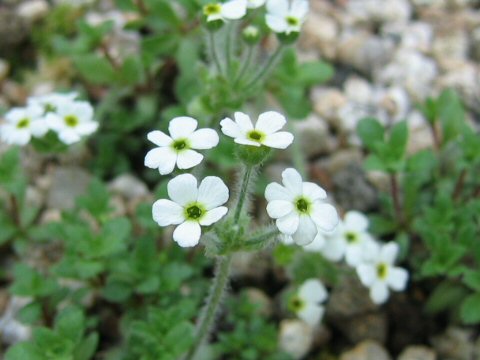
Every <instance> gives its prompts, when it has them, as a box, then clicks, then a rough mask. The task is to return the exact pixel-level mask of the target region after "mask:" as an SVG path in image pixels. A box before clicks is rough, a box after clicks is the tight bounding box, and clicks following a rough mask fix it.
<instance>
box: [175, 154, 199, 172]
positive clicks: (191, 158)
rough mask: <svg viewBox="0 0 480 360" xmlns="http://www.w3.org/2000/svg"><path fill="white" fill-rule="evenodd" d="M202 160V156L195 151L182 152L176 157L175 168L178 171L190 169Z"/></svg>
mask: <svg viewBox="0 0 480 360" xmlns="http://www.w3.org/2000/svg"><path fill="white" fill-rule="evenodd" d="M202 160H203V155H202V154H200V153H198V152H196V151H195V150H183V151H181V152H179V153H178V155H177V166H178V168H179V169H182V170H184V169H191V168H192V167H194V166H197V165H198V164H200V163H201V162H202Z"/></svg>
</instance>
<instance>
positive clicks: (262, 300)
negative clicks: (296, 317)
mask: <svg viewBox="0 0 480 360" xmlns="http://www.w3.org/2000/svg"><path fill="white" fill-rule="evenodd" d="M245 294H246V295H247V298H248V300H249V301H250V302H251V303H252V304H254V305H256V306H257V311H258V314H260V315H263V316H267V317H268V316H271V315H272V311H273V302H272V300H271V299H270V298H269V297H268V296H267V294H265V293H264V292H263V291H262V290H260V289H257V288H248V289H245Z"/></svg>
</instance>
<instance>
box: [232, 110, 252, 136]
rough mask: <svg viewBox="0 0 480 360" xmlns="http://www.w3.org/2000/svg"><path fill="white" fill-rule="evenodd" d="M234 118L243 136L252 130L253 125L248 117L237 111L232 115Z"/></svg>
mask: <svg viewBox="0 0 480 360" xmlns="http://www.w3.org/2000/svg"><path fill="white" fill-rule="evenodd" d="M234 117H235V122H236V123H237V124H238V127H239V128H240V131H241V132H242V133H243V134H246V133H247V132H248V131H250V130H253V124H252V120H251V119H250V116H248V115H247V114H245V113H242V112H240V111H237V112H236V113H235V114H234Z"/></svg>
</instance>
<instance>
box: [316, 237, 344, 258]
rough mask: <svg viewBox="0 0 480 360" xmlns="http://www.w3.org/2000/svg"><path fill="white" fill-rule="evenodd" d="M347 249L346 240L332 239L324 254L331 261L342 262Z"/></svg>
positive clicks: (328, 242) (326, 245)
mask: <svg viewBox="0 0 480 360" xmlns="http://www.w3.org/2000/svg"><path fill="white" fill-rule="evenodd" d="M346 249H347V244H346V243H345V240H343V239H342V238H339V237H330V238H328V239H327V242H326V244H325V246H324V247H323V249H322V254H323V256H325V258H327V259H328V260H330V261H340V260H341V259H342V258H343V256H344V255H345V250H346Z"/></svg>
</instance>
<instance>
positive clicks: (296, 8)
mask: <svg viewBox="0 0 480 360" xmlns="http://www.w3.org/2000/svg"><path fill="white" fill-rule="evenodd" d="M307 13H308V1H306V0H294V1H293V3H292V6H291V7H290V14H291V15H292V16H294V17H296V18H297V19H300V20H303V19H304V18H305V16H306V15H307Z"/></svg>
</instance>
